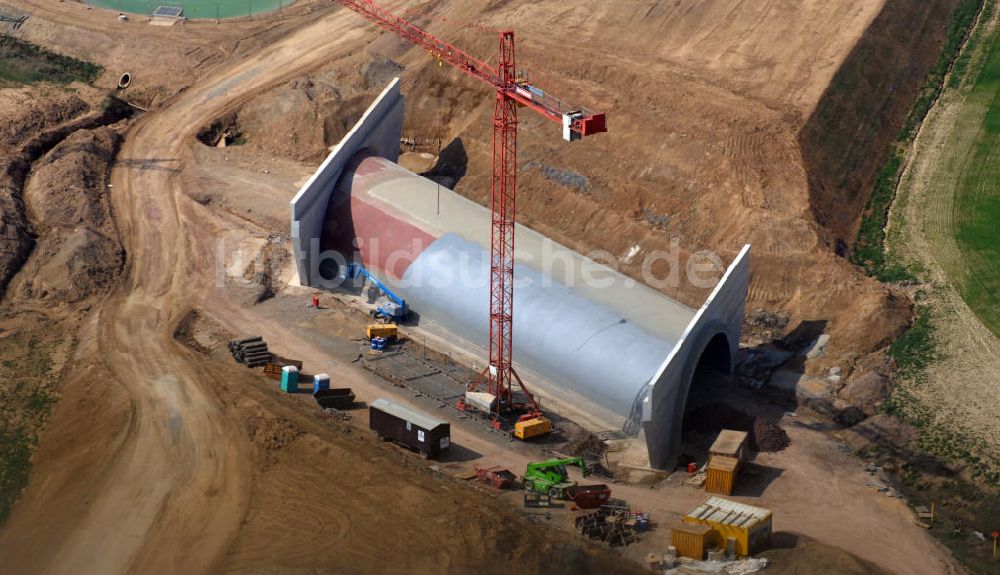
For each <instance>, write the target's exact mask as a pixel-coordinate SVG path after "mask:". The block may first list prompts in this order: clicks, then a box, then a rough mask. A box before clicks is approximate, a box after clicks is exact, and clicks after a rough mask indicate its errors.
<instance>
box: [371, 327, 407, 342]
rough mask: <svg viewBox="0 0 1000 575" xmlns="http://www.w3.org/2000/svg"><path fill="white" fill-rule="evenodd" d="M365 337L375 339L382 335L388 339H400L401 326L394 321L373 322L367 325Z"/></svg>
mask: <svg viewBox="0 0 1000 575" xmlns="http://www.w3.org/2000/svg"><path fill="white" fill-rule="evenodd" d="M365 337H367V338H368V339H369V340H373V339H375V338H377V337H381V338H383V339H385V340H386V341H396V340H397V339H399V326H398V325H396V324H394V323H373V324H370V325H368V326H365Z"/></svg>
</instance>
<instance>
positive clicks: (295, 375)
mask: <svg viewBox="0 0 1000 575" xmlns="http://www.w3.org/2000/svg"><path fill="white" fill-rule="evenodd" d="M298 390H299V368H297V367H295V366H294V365H286V366H285V367H283V368H281V391H284V392H285V393H295V392H297V391H298Z"/></svg>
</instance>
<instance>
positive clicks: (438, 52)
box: [335, 0, 607, 421]
mask: <svg viewBox="0 0 1000 575" xmlns="http://www.w3.org/2000/svg"><path fill="white" fill-rule="evenodd" d="M335 1H336V2H339V3H340V4H343V5H344V6H346V7H347V8H350V9H351V10H353V11H355V12H357V13H359V14H361V15H362V16H364V17H365V18H367V19H368V20H369V21H371V22H373V23H375V24H376V25H378V26H379V27H381V28H383V29H384V30H387V31H389V32H393V33H394V34H396V35H398V36H399V37H401V38H403V39H405V40H408V41H410V42H411V43H413V44H414V45H416V46H419V47H421V48H423V49H424V50H427V51H428V52H430V53H431V54H432V55H433V56H434V57H436V58H438V61H439V62H447V63H449V64H451V65H452V66H454V67H455V68H457V69H458V70H461V71H462V72H463V73H465V74H466V75H468V76H471V77H473V78H476V79H477V80H480V81H482V82H485V83H486V84H489V85H490V86H491V87H493V89H495V90H496V102H495V105H494V111H493V179H492V185H491V189H490V209H491V212H492V218H491V224H490V226H491V230H490V248H491V251H490V254H491V255H490V317H489V321H490V358H489V365H488V366H487V368H486V369H485V370H483V373H482V374H481V376H480V381H481V380H482V379H483V378H484V377H485V378H486V379H487V381H488V391H489V393H490V394H492V395H494V396H495V397H496V404H495V407H494V415H495V416H500V415H501V414H502V413H504V412H505V411H507V410H510V409H511V408H513V406H514V396H513V393H514V390H513V388H514V383H515V382H516V383H517V385H518V386H519V387H520V388H521V389H522V391H524V393H525V394H526V395H527V397H528V399H529V400H530V402H531V407H532V409H533V410H534V411H535V412H537V411H538V404H537V402H536V401H535V399H534V397H533V396H532V395H531V393H530V392H529V391H528V390H527V388H526V387H525V386H524V384H523V383H522V382H521V379H520V378H519V377H518V375H517V373H516V372H515V371H514V366H513V359H512V357H513V349H512V347H513V335H514V334H513V327H514V325H513V324H514V223H515V221H516V219H515V212H516V210H515V208H516V201H515V200H516V197H517V193H516V192H517V109H518V107H519V106H524V107H528V108H531V109H532V110H534V111H536V112H538V113H539V114H541V115H542V116H544V117H546V118H549V119H550V120H553V121H556V122H559V123H561V124H562V127H563V138H564V139H566V140H577V139H580V138H582V137H583V136H589V135H592V134H597V133H601V132H606V131H607V125H606V122H605V116H604V114H594V113H591V112H590V111H588V110H586V109H583V108H572V107H567V106H565V105H564V104H563V102H562V100H560V99H559V98H556V97H553V96H552V95H550V94H546V93H545V92H544V91H543V90H540V89H538V88H537V87H535V86H533V85H531V84H529V83H528V82H527V80H525V79H523V78H520V77H518V74H517V68H516V60H515V51H514V32H512V31H509V30H508V31H502V32H500V33H499V35H500V46H499V48H500V49H499V60H498V64H497V66H496V67H495V68H494V67H493V66H491V65H489V64H487V63H486V62H483V61H482V60H479V59H478V58H475V57H473V56H471V55H469V54H467V53H465V52H464V51H462V50H460V49H458V48H456V47H455V46H453V45H451V44H449V43H447V42H445V41H444V40H441V39H440V38H437V37H436V36H434V35H432V34H430V33H429V32H427V31H425V30H423V29H421V28H420V27H418V26H416V25H415V24H413V23H411V22H409V21H408V20H406V19H404V18H402V17H400V16H398V15H396V14H394V13H392V12H391V11H390V10H388V9H387V8H385V7H383V6H381V5H379V4H377V3H376V2H374V1H372V0H335ZM477 383H478V382H477ZM475 385H476V384H473V386H472V388H473V389H474V388H475ZM494 421H497V419H495V420H494Z"/></svg>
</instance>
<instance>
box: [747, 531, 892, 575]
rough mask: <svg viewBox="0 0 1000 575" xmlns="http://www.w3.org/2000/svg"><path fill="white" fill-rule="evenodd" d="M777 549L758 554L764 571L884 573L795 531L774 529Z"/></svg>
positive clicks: (822, 574) (839, 574)
mask: <svg viewBox="0 0 1000 575" xmlns="http://www.w3.org/2000/svg"><path fill="white" fill-rule="evenodd" d="M773 538H774V540H775V541H776V542H777V545H778V546H779V548H778V549H774V550H771V551H765V552H764V553H761V556H762V557H766V558H767V559H768V560H769V561H770V564H769V565H768V567H767V571H766V572H767V573H769V574H775V575H827V574H829V573H836V574H837V575H884V574H886V573H889V572H888V571H885V570H883V569H880V568H879V567H877V566H876V565H873V564H872V563H869V562H868V561H864V560H861V559H858V558H857V557H855V556H853V555H851V554H850V553H847V552H845V551H843V550H841V549H837V548H836V547H830V546H829V545H823V544H822V543H819V542H818V541H815V540H813V539H810V538H809V537H805V536H803V535H799V534H797V533H787V532H778V533H775V534H774V536H773Z"/></svg>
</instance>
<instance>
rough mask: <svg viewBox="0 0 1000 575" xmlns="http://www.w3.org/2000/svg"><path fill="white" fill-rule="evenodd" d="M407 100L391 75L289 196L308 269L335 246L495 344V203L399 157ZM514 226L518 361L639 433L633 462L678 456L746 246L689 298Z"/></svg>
mask: <svg viewBox="0 0 1000 575" xmlns="http://www.w3.org/2000/svg"><path fill="white" fill-rule="evenodd" d="M403 111H404V107H403V96H402V94H401V93H400V90H399V81H398V79H396V80H393V81H392V82H391V83H390V84H389V85H388V86H387V87H386V88H385V90H383V91H382V94H381V95H379V97H378V98H377V99H376V100H375V102H373V103H372V105H371V106H370V107H369V108H368V110H367V111H366V112H365V113H364V115H363V116H362V117H361V119H360V120H359V121H358V123H357V124H356V125H355V126H354V127H353V128H352V129H351V131H349V132H348V134H347V135H346V136H345V137H344V139H343V140H341V142H340V143H339V144H337V146H336V147H335V148H334V149H333V150H332V151H331V153H330V155H329V156H328V157H327V158H326V160H325V161H324V162H323V164H322V165H321V166H320V167H319V169H318V170H317V171H316V173H315V174H313V176H312V177H310V178H309V180H308V181H307V182H306V184H305V185H304V186H303V187H302V188H301V189H300V190H299V192H298V194H296V196H295V198H294V199H292V201H291V237H292V244H293V246H294V249H295V258H296V265H297V268H298V277H299V281H300V282H301V283H302V284H303V285H323V275H324V274H322V273H320V264H321V263H323V260H324V258H323V250H326V249H336V250H337V251H340V252H341V253H343V254H344V255H345V256H348V257H352V256H353V257H358V258H360V259H361V261H362V262H363V263H364V265H365V266H366V267H367V268H368V269H369V270H370V271H371V272H372V273H375V274H376V275H377V276H379V278H380V279H381V280H382V281H384V282H385V283H386V284H389V285H390V287H391V288H392V289H393V290H398V293H399V294H400V295H402V296H403V297H404V298H406V299H407V303H408V304H409V305H410V307H411V309H413V310H414V311H415V312H416V313H417V314H419V316H420V317H421V319H423V318H428V319H431V320H433V321H434V322H436V323H438V324H440V325H442V326H443V327H445V328H446V329H448V330H450V331H451V332H452V333H454V334H456V336H458V337H460V338H464V339H466V340H468V341H472V342H475V343H478V344H480V345H482V346H484V347H486V346H487V343H488V342H487V337H488V335H487V334H488V332H489V324H488V320H487V318H488V309H487V307H488V302H489V269H488V264H489V247H490V246H489V239H490V217H491V215H490V213H489V211H488V210H487V209H486V208H484V207H483V206H480V205H479V204H476V203H475V202H472V201H470V200H468V199H466V198H463V197H462V196H460V195H458V194H455V193H454V192H452V191H451V190H449V189H447V188H444V187H441V186H439V185H438V184H437V183H435V182H433V181H430V180H428V179H426V178H422V177H420V176H417V175H415V174H413V173H411V172H409V171H408V170H406V169H404V168H402V167H400V166H398V165H397V164H395V163H394V162H395V160H396V159H397V158H398V155H399V142H400V136H401V133H402V125H403ZM516 236H517V248H518V249H517V253H516V254H515V278H516V279H515V282H516V283H515V290H514V298H515V299H514V310H515V311H514V322H515V323H514V360H515V362H516V363H517V364H518V365H520V366H524V367H527V368H528V369H530V370H531V371H533V372H535V373H537V374H538V375H540V376H542V377H543V378H545V379H546V380H548V383H549V384H551V385H547V386H546V387H547V389H548V391H549V392H552V391H556V390H554V389H552V388H551V386H552V385H554V386H557V387H558V388H559V391H560V392H561V393H559V398H560V400H561V401H560V402H559V403H560V404H561V405H565V406H569V405H572V407H573V408H575V409H577V410H578V412H579V413H581V414H583V415H585V416H586V417H587V418H588V420H589V422H590V423H591V424H592V425H602V426H607V427H603V429H610V428H614V427H619V428H621V429H622V430H624V431H625V432H626V433H628V434H629V435H633V436H637V441H636V443H635V444H634V445H635V446H636V447H638V449H636V450H633V449H632V448H629V450H628V455H626V457H627V458H629V460H630V461H631V463H630V464H632V465H638V466H646V465H648V466H649V467H651V468H657V469H663V468H669V467H670V466H671V465H672V464H673V462H674V461H675V460H676V459H675V458H676V456H677V455H679V453H680V447H681V445H680V444H681V431H680V430H681V423H682V421H683V414H684V406H685V404H686V402H687V397H688V391H689V389H690V386H691V382H692V378H693V374H694V371H695V367H696V365H697V364H698V360H699V358H700V357H701V356H702V353H703V352H704V350H705V349H706V348H707V347H708V346H709V344H710V342H712V341H715V340H718V339H719V338H718V336H719V334H724V335H725V337H724V338H721V341H723V342H724V343H725V344H726V347H728V352H729V355H730V358H732V357H734V356H735V354H736V351H737V345H738V342H739V339H740V330H741V326H742V319H743V307H744V302H745V300H746V293H747V285H748V283H749V250H750V246H743V248H742V249H741V250H740V251H739V253H738V254H737V255H736V257H735V259H734V260H733V262H732V263H731V264H730V265H729V268H728V269H727V270H726V273H725V274H724V276H723V278H722V279H721V280H720V282H719V284H718V285H717V286H716V287H715V289H714V290H713V291H712V293H711V295H710V296H709V297H708V299H707V300H706V301H705V303H704V304H703V305H702V306H701V307H700V308H699V309H697V310H693V309H691V308H689V307H687V306H685V305H683V304H681V303H680V302H677V301H674V300H672V299H671V298H668V297H666V296H664V295H663V294H661V293H659V292H657V291H654V290H652V289H650V288H649V287H647V286H645V285H642V284H640V283H638V282H636V281H634V280H632V279H630V278H628V277H625V276H623V275H622V274H619V273H617V272H615V271H614V270H611V269H609V268H608V267H606V266H603V265H600V264H598V263H595V262H594V261H592V260H590V259H588V258H586V257H585V256H583V255H581V254H577V253H575V252H573V251H572V250H569V249H567V248H566V247H564V246H561V245H559V244H558V243H556V242H554V241H552V240H550V239H548V238H545V237H544V236H542V235H541V234H539V233H537V232H535V231H533V230H531V229H528V228H526V227H524V226H520V225H519V226H517V229H516ZM588 279H589V280H590V281H586V280H588ZM729 364H730V367H731V364H732V362H729ZM533 385H534V384H533ZM591 429H592V430H594V431H597V430H599V429H597V428H593V427H592V428H591ZM632 454H634V456H635V458H634V459H632Z"/></svg>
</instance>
